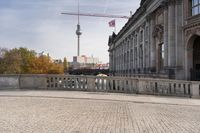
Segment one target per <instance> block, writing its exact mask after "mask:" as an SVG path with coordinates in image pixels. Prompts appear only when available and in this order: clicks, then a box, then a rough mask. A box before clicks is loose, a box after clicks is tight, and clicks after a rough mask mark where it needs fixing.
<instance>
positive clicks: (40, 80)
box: [0, 75, 200, 98]
mask: <svg viewBox="0 0 200 133" xmlns="http://www.w3.org/2000/svg"><path fill="white" fill-rule="evenodd" d="M1 89H38V90H73V91H92V92H116V93H135V94H150V95H166V96H184V97H197V98H200V82H192V81H181V80H169V79H154V78H136V77H98V76H73V75H0V90H1Z"/></svg>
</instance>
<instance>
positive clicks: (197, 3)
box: [192, 0, 200, 16]
mask: <svg viewBox="0 0 200 133" xmlns="http://www.w3.org/2000/svg"><path fill="white" fill-rule="evenodd" d="M198 14H200V0H192V16H194V15H198Z"/></svg>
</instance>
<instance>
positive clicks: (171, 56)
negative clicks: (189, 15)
mask: <svg viewBox="0 0 200 133" xmlns="http://www.w3.org/2000/svg"><path fill="white" fill-rule="evenodd" d="M175 49H176V47H175V1H174V0H171V1H170V2H169V7H168V63H169V67H171V68H174V67H175V62H176V60H175V59H176V57H175Z"/></svg>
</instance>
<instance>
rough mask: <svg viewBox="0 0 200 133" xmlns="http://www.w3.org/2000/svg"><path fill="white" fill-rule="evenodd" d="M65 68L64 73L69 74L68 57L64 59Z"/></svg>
mask: <svg viewBox="0 0 200 133" xmlns="http://www.w3.org/2000/svg"><path fill="white" fill-rule="evenodd" d="M63 67H64V72H65V73H67V72H68V68H69V65H68V62H67V58H66V57H65V58H64V61H63Z"/></svg>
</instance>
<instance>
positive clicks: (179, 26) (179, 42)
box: [175, 0, 185, 79]
mask: <svg viewBox="0 0 200 133" xmlns="http://www.w3.org/2000/svg"><path fill="white" fill-rule="evenodd" d="M175 9H176V12H175V13H176V17H175V18H176V19H175V25H176V26H175V27H176V30H175V34H176V52H175V53H176V67H177V69H176V79H184V76H185V75H184V71H183V65H184V61H185V58H184V50H185V49H184V43H183V1H182V0H176V7H175Z"/></svg>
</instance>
